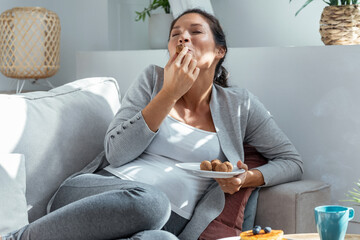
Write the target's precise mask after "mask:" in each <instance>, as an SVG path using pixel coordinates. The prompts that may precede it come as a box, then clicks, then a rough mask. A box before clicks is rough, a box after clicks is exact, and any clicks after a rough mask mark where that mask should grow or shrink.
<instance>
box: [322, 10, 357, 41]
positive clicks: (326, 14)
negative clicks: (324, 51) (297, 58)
mask: <svg viewBox="0 0 360 240" xmlns="http://www.w3.org/2000/svg"><path fill="white" fill-rule="evenodd" d="M320 34H321V40H322V41H323V42H324V43H325V45H355V44H360V10H359V5H355V4H354V5H343V6H328V7H325V8H324V10H323V12H322V15H321V19H320Z"/></svg>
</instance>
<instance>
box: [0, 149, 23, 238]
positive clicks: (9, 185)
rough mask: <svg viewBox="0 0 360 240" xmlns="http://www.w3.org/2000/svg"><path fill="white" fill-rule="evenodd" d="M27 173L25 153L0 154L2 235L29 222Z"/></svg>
mask: <svg viewBox="0 0 360 240" xmlns="http://www.w3.org/2000/svg"><path fill="white" fill-rule="evenodd" d="M25 173H26V172H25V158H24V155H22V154H0V183H1V184H0V235H3V234H6V233H9V232H12V231H14V230H17V229H19V228H21V227H22V226H24V225H26V224H27V223H28V220H27V207H26V199H25V189H26V176H25Z"/></svg>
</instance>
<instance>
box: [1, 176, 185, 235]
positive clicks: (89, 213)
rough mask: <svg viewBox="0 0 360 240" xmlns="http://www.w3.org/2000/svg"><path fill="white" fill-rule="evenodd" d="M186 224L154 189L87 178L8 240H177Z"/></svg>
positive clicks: (111, 179) (63, 191) (112, 179)
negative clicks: (46, 212) (45, 212)
mask: <svg viewBox="0 0 360 240" xmlns="http://www.w3.org/2000/svg"><path fill="white" fill-rule="evenodd" d="M170 214H171V217H170ZM169 218H170V220H169ZM186 223H187V220H186V219H183V218H181V217H180V216H178V215H176V214H174V213H171V208H170V202H169V200H168V198H167V197H166V195H165V194H164V193H163V192H161V191H159V190H157V189H156V188H154V187H152V186H150V185H147V184H144V183H139V182H134V181H127V180H123V179H120V178H117V177H115V176H113V175H110V174H109V175H108V176H106V174H105V175H99V174H82V175H79V176H76V177H74V178H73V179H71V180H69V181H67V182H66V183H65V184H64V185H63V186H62V187H61V188H60V189H59V191H58V193H57V195H56V197H55V199H54V202H53V205H52V207H51V212H50V213H49V214H47V215H45V216H44V217H42V218H40V219H38V220H36V221H34V222H32V223H30V224H29V225H27V226H25V227H23V228H22V229H20V230H18V231H16V232H13V233H10V234H8V235H6V236H3V239H4V240H70V239H71V240H73V239H74V240H75V239H76V240H82V239H84V240H91V239H94V240H95V239H96V240H97V239H99V240H100V239H131V240H137V239H141V240H143V239H158V240H162V239H164V240H165V239H166V240H172V239H178V238H177V237H176V236H175V235H177V234H178V233H180V231H181V230H182V228H183V227H184V226H185V225H186ZM165 224H166V225H165ZM160 229H163V230H160ZM169 231H171V232H173V233H174V234H175V235H174V234H172V233H170V232H169Z"/></svg>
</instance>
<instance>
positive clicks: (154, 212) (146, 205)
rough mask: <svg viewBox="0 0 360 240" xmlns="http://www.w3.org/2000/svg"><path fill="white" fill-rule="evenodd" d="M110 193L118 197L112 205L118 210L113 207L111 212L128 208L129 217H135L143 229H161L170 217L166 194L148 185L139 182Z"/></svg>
mask: <svg viewBox="0 0 360 240" xmlns="http://www.w3.org/2000/svg"><path fill="white" fill-rule="evenodd" d="M112 194H114V195H116V197H115V198H116V199H118V203H117V204H113V205H112V206H113V207H115V208H117V209H118V211H117V210H116V209H114V210H113V212H123V211H124V208H128V214H129V217H131V218H136V219H137V222H138V223H139V224H141V225H142V226H144V229H161V228H162V227H163V226H164V225H165V223H166V222H167V220H168V219H169V217H170V214H171V205H170V201H169V199H168V198H167V196H166V194H165V193H163V192H162V191H160V190H158V189H156V188H154V187H152V186H150V185H147V184H139V185H137V186H136V187H133V188H129V189H127V190H118V191H113V192H112ZM124 196H125V197H124ZM127 204H128V206H124V205H127Z"/></svg>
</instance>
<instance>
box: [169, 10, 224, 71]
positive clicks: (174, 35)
mask: <svg viewBox="0 0 360 240" xmlns="http://www.w3.org/2000/svg"><path fill="white" fill-rule="evenodd" d="M179 44H182V45H184V46H186V47H188V48H189V52H190V53H191V54H192V55H193V56H194V58H195V59H196V60H197V67H199V68H200V69H206V68H210V67H211V66H212V65H214V66H216V63H217V62H218V61H219V59H220V58H221V57H223V55H219V49H220V48H219V47H216V46H215V41H214V38H213V34H212V32H211V29H210V26H209V24H208V23H207V21H206V19H205V18H204V17H203V16H202V15H200V14H197V13H189V14H186V15H184V16H182V17H181V18H179V19H178V20H177V21H176V23H175V24H174V27H173V28H172V29H171V32H170V40H169V43H168V49H169V53H170V57H171V58H172V57H173V56H174V55H175V54H176V46H177V45H179Z"/></svg>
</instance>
